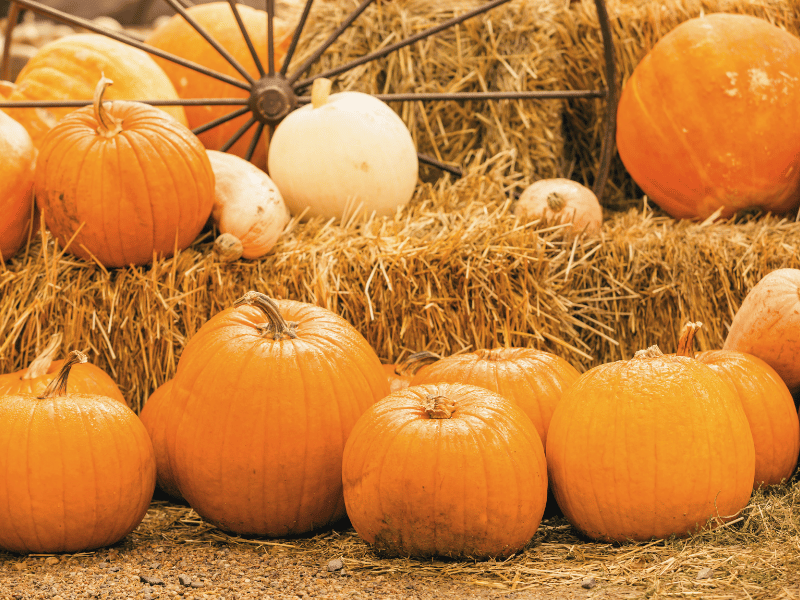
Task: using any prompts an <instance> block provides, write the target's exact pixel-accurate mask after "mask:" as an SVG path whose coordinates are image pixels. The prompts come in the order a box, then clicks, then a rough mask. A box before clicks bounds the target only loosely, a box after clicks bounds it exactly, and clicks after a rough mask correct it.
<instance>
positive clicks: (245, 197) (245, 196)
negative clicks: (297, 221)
mask: <svg viewBox="0 0 800 600" xmlns="http://www.w3.org/2000/svg"><path fill="white" fill-rule="evenodd" d="M206 153H207V154H208V159H209V161H210V162H211V168H212V170H213V171H214V178H215V182H216V183H215V185H214V208H213V209H212V211H211V214H212V216H213V217H214V222H215V223H216V224H217V228H218V229H219V231H220V233H222V234H230V235H231V236H234V237H235V238H237V239H238V240H239V241H240V242H241V256H242V257H244V258H249V259H252V258H259V257H261V256H263V255H265V254H266V253H267V252H269V251H270V250H272V248H274V247H275V244H276V243H277V242H278V238H279V237H280V235H281V233H283V230H284V228H285V227H286V224H287V223H288V222H289V218H290V217H289V211H288V209H287V208H286V204H285V203H284V201H283V197H282V196H281V193H280V191H279V190H278V188H277V187H276V185H275V183H274V182H273V181H272V179H270V177H269V176H268V175H267V174H266V173H264V171H262V170H261V169H259V168H258V167H256V166H255V165H253V164H252V163H250V162H248V161H246V160H245V159H243V158H240V157H238V156H236V155H235V154H228V153H225V152H220V151H218V150H206ZM224 246H225V247H226V248H228V247H229V246H227V245H224ZM218 252H219V249H218ZM220 254H221V256H223V257H224V256H226V255H227V253H220ZM236 258H238V256H237V257H236ZM234 260H235V258H234Z"/></svg>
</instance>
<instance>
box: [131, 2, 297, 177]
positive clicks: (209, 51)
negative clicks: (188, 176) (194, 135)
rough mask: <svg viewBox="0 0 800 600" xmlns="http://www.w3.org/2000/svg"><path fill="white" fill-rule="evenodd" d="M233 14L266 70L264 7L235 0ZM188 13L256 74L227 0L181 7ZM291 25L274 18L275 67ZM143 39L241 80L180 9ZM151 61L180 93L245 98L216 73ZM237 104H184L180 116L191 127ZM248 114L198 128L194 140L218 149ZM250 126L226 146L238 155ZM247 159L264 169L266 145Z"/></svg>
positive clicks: (244, 149)
mask: <svg viewBox="0 0 800 600" xmlns="http://www.w3.org/2000/svg"><path fill="white" fill-rule="evenodd" d="M237 8H238V10H239V15H240V16H241V18H242V21H243V22H244V24H245V29H246V30H247V33H248V34H249V36H250V39H251V40H252V41H253V45H254V46H255V48H256V52H257V53H258V57H259V60H260V62H261V65H262V67H263V68H264V70H265V71H266V70H267V69H268V63H267V58H268V57H267V13H265V12H264V11H263V10H257V9H255V8H251V7H249V6H245V5H242V4H239V5H238V7H237ZM186 12H187V13H188V14H189V16H191V18H192V19H194V20H195V21H196V22H197V23H199V24H200V26H201V27H203V29H205V30H206V31H207V32H208V33H209V34H210V35H211V37H212V38H214V40H216V41H217V42H219V44H220V45H221V46H222V47H223V48H225V50H227V51H228V52H229V53H230V54H231V55H232V56H233V57H234V58H235V59H236V60H237V61H238V62H239V64H240V65H242V66H243V67H244V68H245V69H246V70H247V72H248V73H249V74H250V75H251V76H252V77H253V79H255V80H258V79H259V78H260V76H261V75H260V74H259V72H258V69H257V68H256V64H255V62H253V58H252V56H251V54H250V50H249V49H248V47H247V44H246V43H245V40H244V37H243V36H242V33H241V31H240V29H239V26H238V24H237V23H236V19H235V18H234V15H233V11H232V10H231V7H230V4H229V3H228V2H210V3H208V4H198V5H196V6H191V7H189V8H188V9H187V11H186ZM291 33H292V30H291V29H290V28H289V27H287V26H286V25H285V24H284V23H283V22H282V21H280V20H278V19H276V20H275V21H274V38H273V39H274V40H275V68H276V70H277V69H279V68H280V66H281V64H282V63H283V57H284V56H286V50H287V49H288V47H289V42H290V40H291ZM146 41H147V43H148V44H150V45H151V46H154V47H155V48H158V49H159V50H164V51H165V52H169V53H170V54H174V55H176V56H179V57H180V58H185V59H187V60H191V61H192V62H194V63H197V64H199V65H202V66H204V67H207V68H209V69H211V70H213V71H215V72H217V73H222V74H224V75H229V76H231V77H235V78H237V79H241V80H242V81H244V78H243V77H242V76H241V74H240V73H239V72H238V71H236V69H234V67H232V66H231V65H230V63H228V61H227V60H225V58H223V57H222V55H220V54H219V52H217V51H216V50H215V49H214V47H213V46H212V45H211V44H209V43H208V42H207V41H206V40H204V39H203V38H202V36H201V35H200V34H199V33H197V31H196V30H195V29H194V27H192V26H191V25H190V24H189V23H188V22H187V21H186V20H185V19H184V18H183V17H182V16H181V15H179V14H176V15H175V16H173V17H172V18H171V19H170V20H169V21H167V22H166V23H165V24H164V25H162V26H161V27H159V28H158V29H156V30H155V31H154V32H153V33H152V34H150V36H149V37H148V38H147V40H146ZM154 58H155V60H156V62H157V63H158V64H159V65H161V68H162V69H163V70H164V72H165V73H166V74H167V75H168V76H169V78H170V79H171V80H172V83H173V84H175V89H176V90H177V92H178V95H179V96H180V97H181V98H247V97H248V95H249V92H248V91H247V90H244V89H242V88H239V87H236V86H234V85H231V84H229V83H225V82H224V81H220V80H219V79H215V78H213V77H209V76H208V75H203V74H202V73H198V72H197V71H193V70H192V69H189V68H187V67H183V66H181V65H179V64H177V63H174V62H172V61H169V60H166V59H163V58H160V57H154ZM238 108H240V107H237V106H208V105H202V106H187V107H186V117H187V119H188V120H189V127H190V128H192V129H195V128H197V127H199V126H201V125H205V124H206V123H208V122H210V121H213V120H214V119H217V118H220V117H223V116H225V115H227V114H230V113H232V112H235V111H236V110H237V109H238ZM248 118H249V116H248V115H243V116H241V117H237V118H236V119H233V120H231V121H228V122H227V123H225V124H224V125H220V126H218V127H215V128H213V129H210V130H209V131H206V132H204V133H201V134H200V140H201V141H202V142H203V144H204V145H205V146H206V148H208V149H209V150H219V149H220V148H221V147H222V145H223V144H224V143H225V142H226V141H228V139H229V138H230V137H231V136H232V135H233V134H234V133H236V131H238V130H239V128H241V127H242V126H243V125H244V124H245V123H246V122H247V119H248ZM254 131H255V126H254V127H253V128H252V129H251V130H250V132H248V134H247V135H245V136H243V137H242V138H241V139H240V140H239V141H238V142H237V143H236V144H234V145H233V147H232V148H231V149H230V150H229V152H231V153H233V154H236V155H237V156H241V157H244V156H245V155H246V152H247V149H248V147H249V145H250V142H251V140H252V138H253V135H254V134H253V132H254ZM252 162H253V163H254V164H255V165H257V166H258V167H260V168H261V169H266V166H267V158H266V146H265V144H263V143H260V144H258V146H257V147H256V149H255V154H253V158H252Z"/></svg>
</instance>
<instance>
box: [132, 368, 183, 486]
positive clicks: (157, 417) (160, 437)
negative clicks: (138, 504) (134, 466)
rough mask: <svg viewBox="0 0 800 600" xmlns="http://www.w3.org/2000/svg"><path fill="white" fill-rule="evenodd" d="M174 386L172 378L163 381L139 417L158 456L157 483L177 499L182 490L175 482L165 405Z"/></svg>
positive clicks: (151, 395) (145, 404)
mask: <svg viewBox="0 0 800 600" xmlns="http://www.w3.org/2000/svg"><path fill="white" fill-rule="evenodd" d="M171 388H172V380H169V381H166V382H165V383H162V384H161V385H160V386H158V387H157V388H156V390H155V391H154V392H153V393H152V394H150V397H149V398H148V399H147V402H145V403H144V406H143V407H142V411H141V412H140V413H139V418H140V419H141V420H142V424H143V425H144V428H145V429H147V433H148V434H149V435H150V441H151V442H152V443H153V453H154V454H155V457H156V484H157V485H158V487H159V488H160V489H161V491H163V492H164V493H165V494H167V496H170V497H171V498H174V499H176V500H182V499H183V496H181V491H180V490H179V489H178V484H177V483H176V482H175V474H174V473H173V470H172V462H171V461H170V455H169V452H167V447H166V444H167V443H166V421H165V420H164V414H165V407H166V405H167V402H169V394H170V390H171Z"/></svg>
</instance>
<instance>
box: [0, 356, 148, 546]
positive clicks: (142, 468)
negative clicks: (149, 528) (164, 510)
mask: <svg viewBox="0 0 800 600" xmlns="http://www.w3.org/2000/svg"><path fill="white" fill-rule="evenodd" d="M85 359H86V357H85V356H83V355H80V353H74V354H73V355H72V356H71V357H70V358H69V359H68V360H67V361H66V362H65V363H64V365H63V367H62V368H61V371H60V372H59V374H58V377H57V378H56V379H54V380H53V381H52V383H51V385H50V386H49V387H48V389H47V390H45V392H44V393H42V394H39V395H34V394H31V393H26V392H18V393H10V394H0V471H2V473H3V474H4V475H3V477H2V478H0V548H2V549H4V550H10V551H12V552H20V553H30V552H36V553H54V552H81V551H86V550H92V549H94V548H99V547H101V546H108V545H110V544H114V543H115V542H118V541H119V540H121V539H122V538H123V537H125V536H126V535H127V534H128V533H130V532H131V531H133V530H134V529H135V528H136V527H137V526H138V525H139V523H140V522H141V521H142V519H143V518H144V515H145V513H146V512H147V508H148V507H149V505H150V499H151V498H152V495H153V489H154V487H155V482H156V465H155V459H154V458H153V447H152V445H151V443H150V438H149V437H148V436H147V431H146V430H145V428H144V426H143V425H142V424H141V422H140V421H139V418H138V417H137V416H136V414H135V413H134V412H133V411H132V410H131V409H129V408H128V407H127V406H124V405H123V404H121V403H120V402H117V401H116V400H111V399H110V398H107V397H105V396H102V395H98V394H85V393H80V392H74V391H71V385H70V383H69V380H68V378H69V373H70V368H71V367H72V366H73V365H74V364H75V363H76V362H77V361H79V360H85Z"/></svg>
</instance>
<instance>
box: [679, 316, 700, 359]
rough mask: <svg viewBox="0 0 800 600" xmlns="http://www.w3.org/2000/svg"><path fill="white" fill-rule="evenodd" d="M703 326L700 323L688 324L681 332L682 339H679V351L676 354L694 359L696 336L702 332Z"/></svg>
mask: <svg viewBox="0 0 800 600" xmlns="http://www.w3.org/2000/svg"><path fill="white" fill-rule="evenodd" d="M702 326H703V324H702V323H700V322H699V321H698V322H696V323H692V322H691V321H690V322H688V323H686V325H684V326H683V329H682V330H681V337H680V338H679V339H678V350H677V351H676V352H675V354H677V355H678V356H688V357H690V358H693V357H694V336H695V335H697V332H698V331H700V328H701V327H702Z"/></svg>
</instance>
